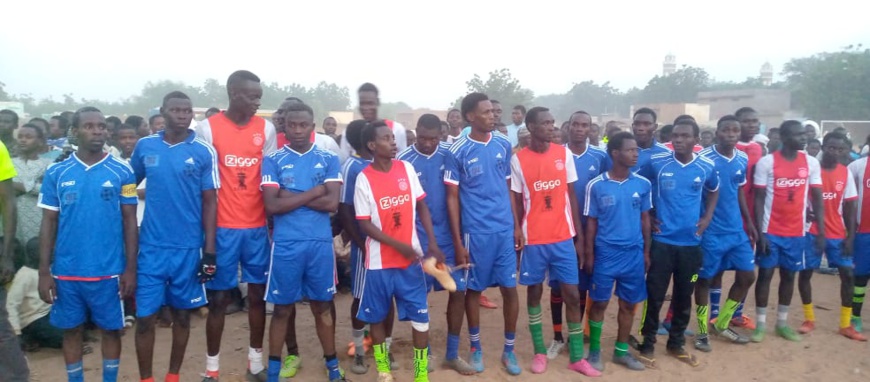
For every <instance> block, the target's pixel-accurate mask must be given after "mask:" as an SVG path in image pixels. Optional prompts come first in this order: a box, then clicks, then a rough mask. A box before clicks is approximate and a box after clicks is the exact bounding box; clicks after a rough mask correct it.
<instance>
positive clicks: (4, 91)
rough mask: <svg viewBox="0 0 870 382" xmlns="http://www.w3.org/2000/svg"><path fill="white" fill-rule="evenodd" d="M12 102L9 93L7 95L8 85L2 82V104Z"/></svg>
mask: <svg viewBox="0 0 870 382" xmlns="http://www.w3.org/2000/svg"><path fill="white" fill-rule="evenodd" d="M11 100H12V99H11V98H10V97H9V93H6V84H4V83H2V82H0V102H2V101H11Z"/></svg>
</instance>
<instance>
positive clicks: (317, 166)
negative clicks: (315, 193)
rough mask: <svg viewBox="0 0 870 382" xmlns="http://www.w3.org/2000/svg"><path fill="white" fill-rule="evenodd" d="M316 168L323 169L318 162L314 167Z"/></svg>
mask: <svg viewBox="0 0 870 382" xmlns="http://www.w3.org/2000/svg"><path fill="white" fill-rule="evenodd" d="M314 168H323V165H322V164H320V163H319V162H318V163H317V164H316V165H314Z"/></svg>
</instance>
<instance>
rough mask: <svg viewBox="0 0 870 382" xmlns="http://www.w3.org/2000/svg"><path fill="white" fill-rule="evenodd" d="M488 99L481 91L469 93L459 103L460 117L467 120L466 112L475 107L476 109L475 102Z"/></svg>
mask: <svg viewBox="0 0 870 382" xmlns="http://www.w3.org/2000/svg"><path fill="white" fill-rule="evenodd" d="M483 101H489V97H487V96H486V94H483V93H470V94H468V95H466V96H465V97H464V98H462V104H461V105H460V109H461V111H460V114H461V115H462V119H464V120H466V121H468V119H467V118H466V117H465V116H466V115H467V114H468V113H471V112H472V111H474V110H475V109H477V104H479V103H481V102H483Z"/></svg>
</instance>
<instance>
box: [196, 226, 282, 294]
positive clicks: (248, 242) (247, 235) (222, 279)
mask: <svg viewBox="0 0 870 382" xmlns="http://www.w3.org/2000/svg"><path fill="white" fill-rule="evenodd" d="M216 241H217V243H216V246H217V275H215V277H214V279H213V280H211V281H209V282H208V283H206V285H205V287H206V288H208V289H212V290H229V289H233V288H235V287H236V286H237V285H239V263H241V264H242V282H243V283H251V284H265V283H266V273H267V272H268V271H269V230H268V228H267V227H265V226H263V227H260V228H245V229H236V228H221V227H218V229H217V238H216Z"/></svg>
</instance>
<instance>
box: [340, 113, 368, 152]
mask: <svg viewBox="0 0 870 382" xmlns="http://www.w3.org/2000/svg"><path fill="white" fill-rule="evenodd" d="M367 124H368V122H366V120H364V119H357V120H354V121H352V122H351V123H349V124H347V127H346V128H345V129H344V136H345V138H346V139H347V143H348V144H349V145H350V147H353V149H354V150H355V151H356V152H357V153H359V152H360V151H362V149H363V148H364V146H365V145H363V143H362V131H363V129H364V128H365V127H366V125H367Z"/></svg>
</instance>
